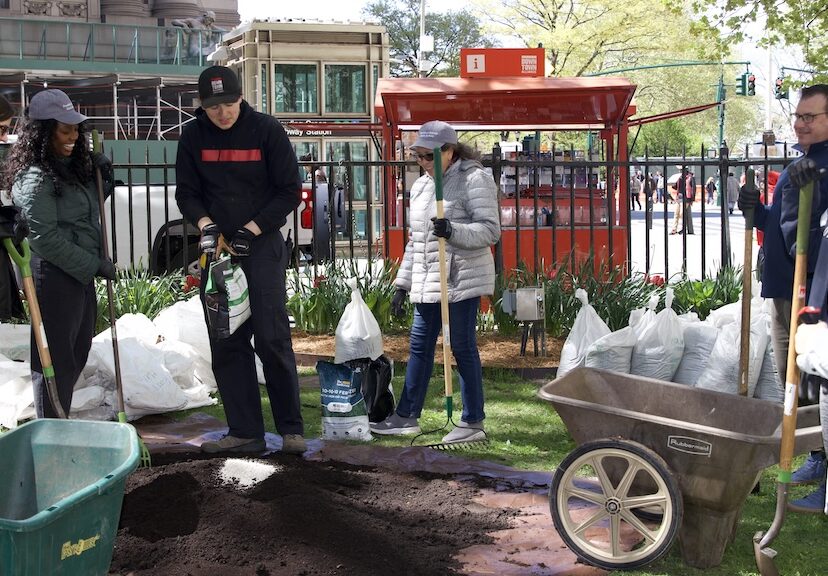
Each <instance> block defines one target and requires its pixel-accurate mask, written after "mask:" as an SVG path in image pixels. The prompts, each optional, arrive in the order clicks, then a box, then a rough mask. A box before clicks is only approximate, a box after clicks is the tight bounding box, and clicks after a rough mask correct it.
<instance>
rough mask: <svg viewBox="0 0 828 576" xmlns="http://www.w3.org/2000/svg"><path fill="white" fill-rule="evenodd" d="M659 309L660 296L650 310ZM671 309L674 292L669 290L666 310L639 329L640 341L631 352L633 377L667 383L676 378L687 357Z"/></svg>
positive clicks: (677, 323)
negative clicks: (682, 359) (683, 359)
mask: <svg viewBox="0 0 828 576" xmlns="http://www.w3.org/2000/svg"><path fill="white" fill-rule="evenodd" d="M653 300H655V303H653ZM654 304H655V305H654ZM657 305H658V296H657V295H653V296H652V298H651V300H650V310H654V309H655V306H657ZM672 306H673V289H672V288H667V293H666V296H665V307H664V310H662V311H661V312H659V313H658V314H655V315H654V316H652V319H651V320H649V321H648V322H646V323H645V322H643V321H642V322H641V323H639V324H638V325H637V326H636V332H637V333H638V339H637V340H636V342H635V346H634V347H633V351H632V357H631V360H630V374H635V375H636V376H646V377H648V378H656V379H658V380H668V381H669V380H670V379H671V378H672V377H673V374H675V372H676V369H677V368H678V366H679V363H680V362H681V356H682V354H683V353H684V336H683V335H682V330H681V322H680V321H679V319H678V316H677V315H676V313H675V312H674V311H673V308H672Z"/></svg>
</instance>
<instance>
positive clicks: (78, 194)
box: [5, 90, 116, 418]
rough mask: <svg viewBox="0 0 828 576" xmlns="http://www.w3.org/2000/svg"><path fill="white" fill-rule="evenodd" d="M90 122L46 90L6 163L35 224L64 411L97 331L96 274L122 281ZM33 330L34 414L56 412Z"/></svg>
mask: <svg viewBox="0 0 828 576" xmlns="http://www.w3.org/2000/svg"><path fill="white" fill-rule="evenodd" d="M85 121H86V116H84V115H83V114H80V113H79V112H77V111H75V109H74V107H73V105H72V102H71V101H70V100H69V97H68V96H67V95H66V94H64V93H63V92H61V91H60V90H41V91H40V92H38V93H37V94H35V95H34V96H32V99H31V102H30V103H29V109H28V112H27V115H26V121H25V123H24V124H23V129H22V130H21V131H20V135H19V139H18V141H17V144H16V145H15V146H14V147H13V148H12V151H11V153H10V154H9V156H8V158H7V161H6V167H5V184H6V189H9V187H10V188H11V193H12V199H13V201H14V204H15V205H17V206H19V207H20V209H21V210H22V212H23V214H24V215H25V217H26V220H27V221H28V223H29V227H30V229H31V232H30V234H29V243H30V245H31V250H32V256H31V269H32V277H33V280H34V285H35V290H36V293H37V300H38V303H39V305H40V312H41V316H42V318H43V328H44V331H45V332H46V337H47V340H48V342H49V351H50V353H51V357H52V365H53V367H54V371H55V382H56V384H57V390H58V396H59V401H60V404H61V407H62V408H63V411H64V413H66V414H69V408H70V407H71V405H72V393H73V391H74V387H75V382H76V381H77V380H78V377H79V376H80V375H81V372H82V371H83V367H84V366H85V365H86V360H87V357H88V355H89V350H90V348H91V347H92V337H93V336H94V335H95V319H96V318H97V313H98V306H97V302H96V299H95V284H94V278H95V276H101V277H104V278H107V279H109V280H115V279H116V270H115V266H114V264H113V263H112V261H111V260H109V259H108V258H105V257H104V256H103V254H102V243H101V226H100V210H101V207H100V204H99V201H98V191H97V186H96V178H95V168H96V167H97V166H99V165H100V166H103V165H105V164H107V163H108V161H106V160H105V159H104V158H103V157H93V155H92V154H91V153H90V151H89V141H88V139H87V135H86V127H85V124H84V123H85ZM110 166H111V164H110ZM32 329H33V331H32V336H31V349H32V354H31V367H32V384H33V386H34V400H35V412H36V413H37V417H38V418H54V417H56V416H57V415H58V414H57V412H56V411H55V410H54V408H53V407H52V404H51V402H50V401H49V396H48V393H47V391H46V381H45V378H44V376H43V367H42V365H41V363H40V355H39V354H38V348H37V344H36V343H35V336H34V326H33V327H32Z"/></svg>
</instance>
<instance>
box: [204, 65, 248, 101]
mask: <svg viewBox="0 0 828 576" xmlns="http://www.w3.org/2000/svg"><path fill="white" fill-rule="evenodd" d="M240 96H241V87H240V86H239V79H238V78H237V77H236V73H235V72H233V71H232V70H230V68H227V67H226V66H210V67H209V68H207V69H206V70H205V71H204V72H202V73H201V75H200V76H199V77H198V99H199V100H201V107H202V108H209V107H210V106H215V105H216V104H230V103H231V102H235V101H236V100H238V99H239V97H240Z"/></svg>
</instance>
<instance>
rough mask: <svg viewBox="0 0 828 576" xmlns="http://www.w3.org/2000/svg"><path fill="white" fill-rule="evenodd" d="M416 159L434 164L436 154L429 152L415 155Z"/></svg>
mask: <svg viewBox="0 0 828 576" xmlns="http://www.w3.org/2000/svg"><path fill="white" fill-rule="evenodd" d="M414 157H415V158H416V159H417V160H418V161H419V160H425V161H426V162H434V152H429V153H427V154H414Z"/></svg>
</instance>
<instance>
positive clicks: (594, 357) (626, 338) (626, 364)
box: [584, 326, 636, 374]
mask: <svg viewBox="0 0 828 576" xmlns="http://www.w3.org/2000/svg"><path fill="white" fill-rule="evenodd" d="M635 341H636V337H635V331H634V330H633V328H632V327H630V326H626V327H624V328H621V329H620V330H616V331H615V332H611V333H609V334H607V335H606V336H602V337H601V338H599V339H598V340H596V341H595V342H594V343H593V344H592V345H591V346H590V347H589V349H587V353H586V359H585V360H584V366H587V367H588V368H601V369H604V370H613V371H615V372H621V373H623V374H629V373H630V360H631V357H632V351H633V346H635Z"/></svg>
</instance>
